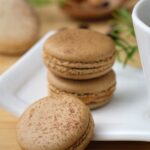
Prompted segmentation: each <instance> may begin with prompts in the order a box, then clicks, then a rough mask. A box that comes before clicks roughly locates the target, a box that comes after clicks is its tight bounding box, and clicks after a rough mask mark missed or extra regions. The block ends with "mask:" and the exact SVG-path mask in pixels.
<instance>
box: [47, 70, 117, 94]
mask: <svg viewBox="0 0 150 150" xmlns="http://www.w3.org/2000/svg"><path fill="white" fill-rule="evenodd" d="M48 82H49V84H50V85H51V86H52V87H54V88H56V89H58V90H59V91H66V92H69V93H75V94H78V95H79V94H82V95H84V94H88V93H89V94H90V93H92V94H97V93H98V94H99V93H101V92H103V91H105V90H107V89H109V88H112V87H114V85H115V84H116V75H115V72H114V71H113V70H111V71H110V72H109V73H107V74H105V75H104V76H102V77H99V78H95V79H90V80H80V81H77V80H70V79H65V78H61V77H59V76H56V75H54V74H53V73H51V72H50V71H49V72H48Z"/></svg>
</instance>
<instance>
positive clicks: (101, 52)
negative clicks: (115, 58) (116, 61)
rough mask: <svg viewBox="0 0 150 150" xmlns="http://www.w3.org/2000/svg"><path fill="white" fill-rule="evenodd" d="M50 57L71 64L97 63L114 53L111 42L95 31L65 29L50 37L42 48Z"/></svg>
mask: <svg viewBox="0 0 150 150" xmlns="http://www.w3.org/2000/svg"><path fill="white" fill-rule="evenodd" d="M44 50H45V53H47V54H49V55H50V56H51V57H54V58H57V59H60V60H66V61H69V62H70V61H71V62H79V63H80V62H84V63H87V62H95V63H96V62H98V61H100V60H104V59H106V58H109V57H111V56H112V55H113V54H114V52H115V46H114V43H113V41H112V40H111V39H110V38H109V37H107V36H105V35H103V34H101V33H99V32H96V31H92V30H84V29H66V30H63V31H61V32H58V33H56V34H55V35H53V36H52V37H50V38H49V39H48V40H47V42H46V43H45V46H44Z"/></svg>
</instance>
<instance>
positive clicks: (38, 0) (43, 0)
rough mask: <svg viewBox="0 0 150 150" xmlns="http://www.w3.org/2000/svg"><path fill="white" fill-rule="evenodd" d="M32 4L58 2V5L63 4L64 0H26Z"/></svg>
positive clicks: (39, 4) (41, 4)
mask: <svg viewBox="0 0 150 150" xmlns="http://www.w3.org/2000/svg"><path fill="white" fill-rule="evenodd" d="M27 1H28V2H29V3H30V4H31V5H33V6H43V5H47V4H54V3H58V4H59V5H64V4H65V2H66V0H27Z"/></svg>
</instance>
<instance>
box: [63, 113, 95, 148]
mask: <svg viewBox="0 0 150 150" xmlns="http://www.w3.org/2000/svg"><path fill="white" fill-rule="evenodd" d="M92 124H93V125H94V123H93V121H92V117H91V115H90V117H89V122H88V126H87V128H86V130H85V132H84V133H83V135H82V136H81V137H80V138H79V139H78V141H77V142H76V143H74V144H73V145H71V146H70V147H68V148H67V149H66V150H76V149H77V148H78V147H79V146H80V145H81V144H82V143H83V141H84V140H86V138H87V137H88V134H89V133H90V131H91V130H92V127H93V125H92Z"/></svg>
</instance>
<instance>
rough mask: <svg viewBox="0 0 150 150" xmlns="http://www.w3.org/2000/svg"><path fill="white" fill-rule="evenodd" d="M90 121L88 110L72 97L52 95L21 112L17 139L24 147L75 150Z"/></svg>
mask: <svg viewBox="0 0 150 150" xmlns="http://www.w3.org/2000/svg"><path fill="white" fill-rule="evenodd" d="M91 122H92V121H91V115H90V112H89V109H88V108H87V107H86V106H85V105H84V104H83V103H82V102H81V101H80V100H78V99H77V98H76V97H73V96H71V95H67V94H60V95H59V94H58V95H55V94H53V95H51V96H50V97H46V98H43V99H42V100H40V101H38V102H36V103H34V104H33V105H31V106H30V107H29V108H28V109H27V111H26V112H25V113H24V114H23V115H22V117H21V119H20V120H19V123H18V125H17V140H18V142H19V144H20V146H21V147H22V148H23V149H24V150H71V149H75V150H76V149H77V147H80V144H81V143H82V142H83V141H84V140H85V139H86V136H87V135H88V133H87V131H88V130H89V129H90V126H91ZM92 131H93V129H90V131H89V133H91V132H92ZM91 135H92V134H90V137H88V140H89V139H91ZM89 141H90V140H89ZM89 141H88V142H89ZM85 143H86V142H85ZM81 147H82V146H81ZM83 147H84V146H83Z"/></svg>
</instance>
